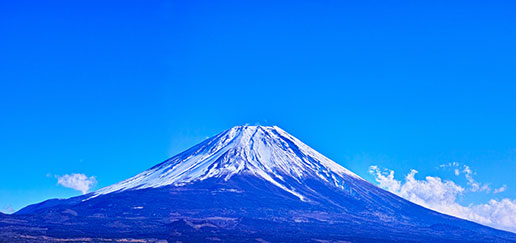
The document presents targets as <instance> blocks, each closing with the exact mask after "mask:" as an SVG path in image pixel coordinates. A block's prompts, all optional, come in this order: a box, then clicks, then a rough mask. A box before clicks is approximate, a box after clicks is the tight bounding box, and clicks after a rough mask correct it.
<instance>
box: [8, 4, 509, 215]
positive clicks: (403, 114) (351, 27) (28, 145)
mask: <svg viewBox="0 0 516 243" xmlns="http://www.w3.org/2000/svg"><path fill="white" fill-rule="evenodd" d="M515 12H516V3H515V2H514V1H471V0H468V1H337V0H322V1H305V0H301V1H283V2H278V1H243V2H242V1H52V3H42V2H41V1H33V2H31V1H2V2H1V3H0V33H1V34H0V35H1V38H0V55H1V58H0V80H1V88H0V111H1V112H0V134H1V139H0V155H1V157H0V160H1V176H0V210H3V211H8V210H7V208H9V207H11V208H13V209H15V210H16V209H19V208H21V207H23V206H25V205H27V204H29V203H35V202H38V201H42V200H45V199H48V198H55V197H70V196H75V195H79V194H80V192H77V191H74V190H71V189H69V188H64V187H60V186H58V185H57V184H56V178H55V177H54V176H55V175H63V174H70V173H84V174H86V175H88V176H95V177H96V178H97V181H98V185H97V186H96V188H99V187H102V186H106V185H110V184H112V183H115V182H118V181H120V180H122V179H125V178H127V177H130V176H132V175H134V174H136V173H138V172H140V171H142V170H145V169H147V168H149V167H151V166H153V165H154V164H156V163H158V162H161V161H163V160H165V159H166V158H168V157H170V156H172V155H174V154H176V153H178V152H181V151H183V150H184V149H186V148H188V147H190V146H192V145H194V144H196V143H198V142H200V141H202V140H203V139H205V138H206V137H208V136H212V135H214V134H216V133H218V132H221V131H223V130H225V129H228V128H230V127H232V126H235V125H241V124H246V123H249V124H262V125H278V126H280V127H281V128H283V129H284V130H286V131H287V132H289V133H291V134H293V135H294V136H296V137H298V138H299V139H301V140H302V141H304V142H305V143H307V144H308V145H310V146H312V147H313V148H315V149H316V150H318V151H320V152H321V153H323V154H324V155H326V156H328V157H329V158H331V159H333V160H334V161H336V162H338V163H340V164H342V165H343V166H345V167H347V168H349V169H350V170H352V171H354V172H356V173H357V174H359V175H360V176H362V177H364V178H366V179H368V180H370V181H374V177H372V175H370V174H369V173H368V167H369V166H370V165H373V164H375V165H379V166H382V167H385V168H389V169H393V170H395V171H396V176H400V177H402V176H403V175H405V174H407V173H408V172H409V171H410V169H417V170H418V171H419V172H420V173H419V174H418V175H417V176H418V177H419V178H423V177H424V176H426V175H432V176H439V177H442V178H452V179H453V178H454V177H453V176H454V175H453V173H452V172H451V171H448V170H442V169H438V167H439V165H440V164H443V163H448V162H452V161H458V162H460V163H463V164H467V165H469V166H470V167H471V168H472V169H474V170H475V171H476V173H477V174H476V175H475V179H476V180H478V181H482V182H484V183H490V185H492V187H493V188H494V187H500V186H502V185H504V184H506V185H507V190H506V191H505V192H503V193H499V194H496V195H493V194H486V193H475V194H471V195H469V196H467V197H465V198H464V199H461V200H465V203H469V202H474V203H480V202H485V201H486V200H488V199H490V198H502V197H504V198H513V199H514V198H516V95H515V94H516V60H515V58H516V45H515V43H516V15H515V14H514V13H515ZM454 180H455V179H454ZM457 182H458V183H465V181H464V180H463V178H462V181H461V180H460V178H457Z"/></svg>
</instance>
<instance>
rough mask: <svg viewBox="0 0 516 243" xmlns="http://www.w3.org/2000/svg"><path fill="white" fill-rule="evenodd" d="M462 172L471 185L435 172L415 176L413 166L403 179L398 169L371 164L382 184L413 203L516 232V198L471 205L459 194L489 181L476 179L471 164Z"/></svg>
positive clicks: (479, 189) (477, 189)
mask: <svg viewBox="0 0 516 243" xmlns="http://www.w3.org/2000/svg"><path fill="white" fill-rule="evenodd" d="M454 163H456V162H454ZM457 165H458V164H457ZM441 167H443V166H441ZM466 168H467V169H466ZM461 172H462V173H464V174H465V176H466V179H467V180H468V186H469V188H464V187H462V186H460V185H457V184H456V183H455V182H453V181H451V180H443V179H441V178H439V177H433V176H427V177H426V178H425V179H423V180H418V179H416V178H415V175H416V174H417V173H418V171H416V170H411V171H410V173H409V174H407V176H406V177H405V181H404V182H402V181H400V180H396V179H395V178H394V171H392V170H389V169H383V170H381V169H380V168H379V167H378V166H376V165H373V166H370V167H369V173H371V174H372V175H373V176H374V177H375V180H376V181H377V182H378V183H379V186H380V187H381V188H383V189H386V190H388V191H390V192H392V193H394V194H396V195H398V196H400V197H402V198H405V199H407V200H409V201H411V202H413V203H416V204H419V205H421V206H424V207H427V208H430V209H433V210H435V211H438V212H441V213H444V214H449V215H452V216H455V217H459V218H463V219H467V220H470V221H474V222H477V223H480V224H483V225H487V226H491V227H493V228H497V229H502V230H507V231H511V232H515V233H516V199H509V198H504V199H501V200H495V199H491V200H489V202H487V203H485V204H476V205H475V204H470V205H467V206H463V205H461V204H459V203H458V202H457V198H458V197H459V196H460V195H462V194H463V193H465V192H477V191H487V190H488V189H482V188H488V186H487V185H482V184H481V183H478V182H476V181H474V180H473V177H472V175H473V174H474V173H473V172H472V171H471V169H470V168H469V167H468V166H465V167H463V170H462V171H459V173H461ZM455 174H456V175H457V171H455ZM468 177H469V178H468ZM505 189H506V186H505V185H504V186H503V187H500V188H498V189H495V191H494V193H498V192H502V191H504V190H505ZM489 190H490V189H489Z"/></svg>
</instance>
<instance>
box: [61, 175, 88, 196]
mask: <svg viewBox="0 0 516 243" xmlns="http://www.w3.org/2000/svg"><path fill="white" fill-rule="evenodd" d="M56 178H57V184H59V185H61V186H64V187H67V188H71V189H74V190H77V191H80V192H81V193H82V194H86V193H87V192H88V191H89V190H90V189H91V188H92V187H94V186H95V185H96V184H97V179H95V176H90V177H88V176H86V175H85V174H79V173H73V174H69V175H68V174H66V175H63V176H56Z"/></svg>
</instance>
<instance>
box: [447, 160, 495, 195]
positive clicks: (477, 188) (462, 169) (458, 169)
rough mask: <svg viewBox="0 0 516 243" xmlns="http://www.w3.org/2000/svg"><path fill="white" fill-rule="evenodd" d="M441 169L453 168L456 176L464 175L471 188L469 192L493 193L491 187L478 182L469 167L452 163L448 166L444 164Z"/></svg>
mask: <svg viewBox="0 0 516 243" xmlns="http://www.w3.org/2000/svg"><path fill="white" fill-rule="evenodd" d="M439 167H441V168H447V167H453V168H454V170H453V172H454V173H455V175H456V176H458V175H460V174H461V173H462V174H464V177H465V178H466V180H467V181H468V185H469V188H468V190H470V191H472V192H491V187H489V185H488V184H483V183H480V182H477V181H476V180H475V179H474V178H473V176H474V175H475V174H476V173H475V172H474V171H473V170H472V169H471V168H470V167H469V166H468V165H462V166H461V164H460V163H458V162H450V163H448V164H442V165H440V166H439Z"/></svg>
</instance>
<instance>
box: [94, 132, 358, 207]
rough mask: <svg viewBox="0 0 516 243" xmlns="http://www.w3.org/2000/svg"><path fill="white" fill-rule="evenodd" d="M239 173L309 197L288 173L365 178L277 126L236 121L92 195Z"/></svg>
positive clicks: (299, 177) (333, 182)
mask: <svg viewBox="0 0 516 243" xmlns="http://www.w3.org/2000/svg"><path fill="white" fill-rule="evenodd" d="M236 174H248V175H254V176H256V177H259V178H261V179H264V180H266V181H268V182H270V183H272V184H273V185H275V186H277V187H279V188H281V189H282V190H284V191H287V192H289V193H291V194H293V195H295V196H296V197H298V198H299V199H300V200H303V201H304V200H306V197H305V195H302V194H301V193H300V192H299V191H297V190H296V188H295V187H294V186H292V184H291V183H288V182H287V181H286V179H285V178H288V179H292V178H294V180H296V181H297V182H299V183H301V182H302V181H303V180H305V179H306V178H311V179H317V180H319V181H322V182H324V183H325V184H327V185H329V186H335V187H340V188H343V187H344V181H343V178H345V177H353V178H356V179H360V180H363V179H362V178H360V177H359V176H357V175H356V174H354V173H352V172H351V171H349V170H347V169H346V168H344V167H342V166H341V165H339V164H337V163H335V162H333V161H332V160H330V159H328V158H326V157H325V156H323V155H322V154H320V153H318V152H317V151H315V150H314V149H312V148H310V147H308V146H307V145H306V144H304V143H303V142H301V141H300V140H299V139H297V138H295V137H294V136H292V135H290V134H288V133H287V132H285V131H284V130H282V129H281V128H279V127H277V126H272V127H270V126H236V127H233V128H231V129H229V130H226V131H224V132H222V133H220V134H218V135H216V136H214V137H212V138H209V139H207V140H205V141H204V142H202V143H200V144H198V145H196V146H194V147H192V148H191V149H189V150H187V151H185V152H183V153H180V154H178V155H176V156H174V157H172V158H170V159H168V160H166V161H164V162H162V163H160V164H158V165H156V166H154V167H152V168H150V169H148V170H146V171H144V172H142V173H140V174H138V175H136V176H134V177H131V178H129V179H126V180H124V181H122V182H120V183H117V184H114V185H111V186H108V187H104V188H101V189H99V190H97V191H95V192H94V193H93V194H92V196H91V197H90V198H93V197H97V196H99V195H103V194H108V193H112V192H120V191H126V190H137V189H145V188H157V187H162V186H166V185H174V186H182V185H185V184H188V183H191V182H195V181H202V180H205V179H207V178H222V179H224V180H226V181H227V180H229V179H230V178H231V177H232V176H234V175H236Z"/></svg>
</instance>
